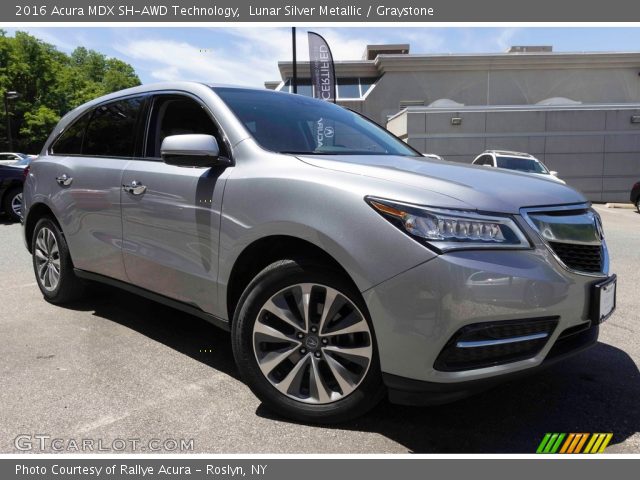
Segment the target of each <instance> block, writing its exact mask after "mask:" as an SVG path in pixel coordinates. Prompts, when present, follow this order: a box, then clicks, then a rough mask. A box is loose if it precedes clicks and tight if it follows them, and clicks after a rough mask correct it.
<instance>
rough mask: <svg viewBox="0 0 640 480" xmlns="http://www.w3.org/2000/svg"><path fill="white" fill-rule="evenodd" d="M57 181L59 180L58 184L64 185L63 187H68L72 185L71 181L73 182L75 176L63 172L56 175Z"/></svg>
mask: <svg viewBox="0 0 640 480" xmlns="http://www.w3.org/2000/svg"><path fill="white" fill-rule="evenodd" d="M56 182H58V184H59V185H62V186H63V187H68V186H69V185H71V182H73V178H72V177H69V176H67V174H66V173H63V174H62V175H60V176H58V177H56Z"/></svg>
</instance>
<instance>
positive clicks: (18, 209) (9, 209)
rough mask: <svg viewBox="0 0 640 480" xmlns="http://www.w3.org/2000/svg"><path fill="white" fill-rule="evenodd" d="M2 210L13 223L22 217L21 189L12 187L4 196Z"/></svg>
mask: <svg viewBox="0 0 640 480" xmlns="http://www.w3.org/2000/svg"><path fill="white" fill-rule="evenodd" d="M2 208H3V210H4V211H5V213H6V214H7V215H9V217H11V219H12V220H13V221H15V222H18V221H20V218H21V217H22V188H20V187H14V188H12V189H10V190H9V191H8V192H7V193H6V194H5V196H4V205H3V206H2Z"/></svg>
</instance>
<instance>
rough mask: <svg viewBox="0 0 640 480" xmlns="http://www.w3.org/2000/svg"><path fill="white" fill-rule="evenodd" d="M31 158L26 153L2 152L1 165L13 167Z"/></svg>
mask: <svg viewBox="0 0 640 480" xmlns="http://www.w3.org/2000/svg"><path fill="white" fill-rule="evenodd" d="M29 157H30V156H29V155H25V154H24V153H14V152H0V165H13V164H15V163H16V162H18V161H20V160H24V159H25V158H29Z"/></svg>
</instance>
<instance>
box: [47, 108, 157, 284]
mask: <svg viewBox="0 0 640 480" xmlns="http://www.w3.org/2000/svg"><path fill="white" fill-rule="evenodd" d="M145 103H146V97H145V96H134V97H128V98H123V99H120V100H116V101H112V102H108V103H104V104H101V105H99V106H97V107H95V108H93V109H91V110H90V111H88V112H87V113H85V114H84V115H83V116H81V117H80V118H79V119H78V120H76V121H75V122H74V123H73V124H71V125H70V126H69V127H67V128H65V130H64V131H63V132H62V134H61V135H60V136H59V137H58V139H57V140H56V141H55V142H54V143H53V145H52V147H51V149H50V152H49V156H50V158H49V160H51V161H45V162H42V163H46V164H47V168H46V169H44V170H43V172H42V175H39V176H38V182H47V184H50V185H48V186H47V190H48V191H50V192H51V195H50V198H51V201H52V202H53V204H54V207H55V210H56V212H55V213H56V215H57V217H58V220H59V221H60V223H61V224H62V229H63V231H64V233H65V237H66V239H67V242H68V244H69V248H70V252H71V257H72V259H73V262H74V265H75V267H76V268H79V269H82V270H86V271H89V272H93V273H99V274H101V275H105V276H108V277H112V278H115V279H118V280H126V275H125V270H124V262H123V260H122V249H121V246H122V220H121V213H120V191H121V186H122V172H123V170H124V167H125V165H126V164H127V162H128V161H129V160H130V159H131V158H133V157H134V156H135V155H136V151H137V150H138V151H141V147H142V145H141V135H140V134H139V132H141V131H142V128H141V126H142V123H141V122H142V120H143V118H144V109H145ZM41 160H46V159H41ZM41 160H39V161H38V163H41ZM43 176H44V177H46V178H41V177H43ZM39 188H40V187H39Z"/></svg>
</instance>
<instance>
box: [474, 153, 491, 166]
mask: <svg viewBox="0 0 640 480" xmlns="http://www.w3.org/2000/svg"><path fill="white" fill-rule="evenodd" d="M475 163H476V165H489V166H491V167H493V157H492V156H491V155H482V156H481V157H480V158H479V159H478V161H477V162H475Z"/></svg>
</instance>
